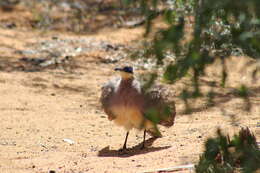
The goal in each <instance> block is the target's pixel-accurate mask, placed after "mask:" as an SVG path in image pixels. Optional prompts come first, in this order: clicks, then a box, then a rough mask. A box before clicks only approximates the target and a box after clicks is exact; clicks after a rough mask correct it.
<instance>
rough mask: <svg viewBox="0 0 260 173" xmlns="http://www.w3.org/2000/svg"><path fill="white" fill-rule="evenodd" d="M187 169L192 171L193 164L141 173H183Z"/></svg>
mask: <svg viewBox="0 0 260 173" xmlns="http://www.w3.org/2000/svg"><path fill="white" fill-rule="evenodd" d="M186 169H189V170H190V171H191V170H192V169H194V164H189V165H181V166H174V167H169V168H161V169H155V170H150V171H144V172H142V173H152V172H163V171H165V172H169V171H183V170H186Z"/></svg>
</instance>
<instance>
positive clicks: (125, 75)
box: [115, 66, 134, 79]
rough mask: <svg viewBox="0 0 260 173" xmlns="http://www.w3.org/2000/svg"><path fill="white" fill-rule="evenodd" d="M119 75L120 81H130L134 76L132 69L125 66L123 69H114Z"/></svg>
mask: <svg viewBox="0 0 260 173" xmlns="http://www.w3.org/2000/svg"><path fill="white" fill-rule="evenodd" d="M115 71H118V72H119V73H120V76H121V77H122V79H131V78H133V76H134V72H133V67H130V66H125V67H123V68H115Z"/></svg>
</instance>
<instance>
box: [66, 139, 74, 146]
mask: <svg viewBox="0 0 260 173" xmlns="http://www.w3.org/2000/svg"><path fill="white" fill-rule="evenodd" d="M63 142H66V143H68V144H70V145H73V144H75V142H74V141H73V140H71V139H68V138H65V139H63Z"/></svg>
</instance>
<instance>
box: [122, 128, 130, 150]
mask: <svg viewBox="0 0 260 173" xmlns="http://www.w3.org/2000/svg"><path fill="white" fill-rule="evenodd" d="M128 135H129V132H127V133H126V137H125V142H124V146H123V148H122V149H121V150H120V152H125V151H126V143H127V138H128Z"/></svg>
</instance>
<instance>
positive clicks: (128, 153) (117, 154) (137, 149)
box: [98, 138, 171, 157]
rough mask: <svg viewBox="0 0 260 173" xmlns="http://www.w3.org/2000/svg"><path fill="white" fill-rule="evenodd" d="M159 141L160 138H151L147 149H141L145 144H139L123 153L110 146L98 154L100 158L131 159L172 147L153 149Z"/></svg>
mask: <svg viewBox="0 0 260 173" xmlns="http://www.w3.org/2000/svg"><path fill="white" fill-rule="evenodd" d="M156 139H158V138H150V139H148V140H146V141H145V146H146V147H145V148H144V149H141V147H142V145H143V143H142V142H141V143H139V144H138V145H136V146H134V147H132V148H128V149H127V151H126V152H124V153H122V152H120V151H119V150H110V149H109V146H107V147H105V148H103V149H101V150H100V151H99V152H98V156H99V157H130V156H134V155H139V154H145V153H150V152H154V151H160V150H164V149H168V148H170V147H171V146H164V147H151V146H152V144H153V142H154V141H155V140H156Z"/></svg>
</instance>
